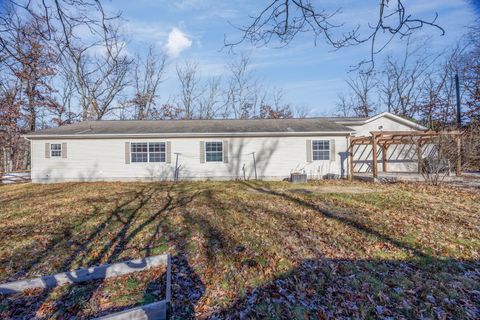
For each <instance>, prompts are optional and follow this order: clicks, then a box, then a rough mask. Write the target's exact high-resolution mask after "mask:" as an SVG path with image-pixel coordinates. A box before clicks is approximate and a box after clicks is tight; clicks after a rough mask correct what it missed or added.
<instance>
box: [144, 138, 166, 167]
mask: <svg viewBox="0 0 480 320" xmlns="http://www.w3.org/2000/svg"><path fill="white" fill-rule="evenodd" d="M148 161H149V162H165V143H163V142H150V143H149V144H148Z"/></svg>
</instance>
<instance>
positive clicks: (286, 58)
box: [0, 0, 480, 116]
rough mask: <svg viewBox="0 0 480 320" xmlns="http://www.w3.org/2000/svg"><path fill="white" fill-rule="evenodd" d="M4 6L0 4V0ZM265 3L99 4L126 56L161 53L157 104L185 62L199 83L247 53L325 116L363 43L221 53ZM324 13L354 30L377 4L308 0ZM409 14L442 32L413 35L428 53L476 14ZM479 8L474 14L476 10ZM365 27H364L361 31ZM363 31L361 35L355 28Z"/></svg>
mask: <svg viewBox="0 0 480 320" xmlns="http://www.w3.org/2000/svg"><path fill="white" fill-rule="evenodd" d="M0 1H2V0H0ZM267 2H269V1H265V0H262V1H259V0H229V1H218V0H217V1H214V0H175V1H164V0H155V1H154V0H134V1H132V0H114V1H105V2H104V4H105V5H104V6H105V8H106V9H107V11H111V12H121V14H122V20H121V27H122V31H123V32H124V33H125V35H126V41H127V50H128V52H129V53H131V54H134V53H135V52H138V51H139V52H146V50H147V49H148V47H149V46H151V45H153V46H155V48H156V49H157V50H158V51H162V52H164V53H165V54H166V55H167V56H168V59H167V71H166V80H165V81H164V82H163V83H162V84H161V87H160V96H161V99H162V100H165V99H168V98H171V97H173V96H174V95H175V94H176V93H177V92H178V90H179V88H178V81H176V74H175V65H176V64H178V63H180V64H181V63H183V62H184V61H185V60H190V61H192V60H193V61H196V62H198V65H199V72H200V76H201V77H202V78H208V77H210V76H222V77H224V78H226V77H227V73H228V70H227V68H226V67H225V65H226V63H227V62H229V61H231V60H232V59H235V58H238V56H239V55H240V54H247V55H249V56H250V58H251V63H252V65H251V66H252V70H253V72H254V75H255V77H256V78H258V79H259V83H261V84H262V85H263V86H264V87H265V88H270V89H273V88H282V89H283V90H284V92H285V96H284V100H285V102H286V103H289V104H290V105H292V106H294V107H303V108H305V109H307V110H308V111H309V116H318V115H329V114H333V113H334V112H335V110H336V102H337V101H338V95H339V94H342V93H345V92H346V91H347V90H348V86H347V84H346V83H345V79H346V78H347V77H349V76H352V75H353V74H352V72H351V71H350V70H351V68H352V66H355V65H357V64H358V62H359V61H361V60H364V59H367V58H368V55H369V53H370V48H369V47H368V44H365V45H359V46H353V47H349V48H343V49H340V50H336V51H334V50H332V47H330V46H328V45H326V44H325V43H324V42H323V39H319V41H318V42H317V43H315V41H314V38H313V36H312V35H311V34H301V35H300V36H298V37H297V38H296V39H295V40H294V41H293V42H292V43H290V44H289V45H288V46H286V47H283V48H278V46H277V45H276V44H272V45H270V46H267V47H255V46H253V45H251V44H249V43H245V44H242V45H240V46H238V47H236V48H235V49H234V51H233V52H231V51H230V50H228V49H227V48H225V46H224V42H225V37H227V39H231V40H232V41H234V40H237V39H238V38H239V37H240V36H241V32H240V31H239V30H237V29H236V28H235V27H234V26H242V25H247V24H248V23H249V22H250V21H251V20H250V19H249V16H251V15H253V14H255V13H258V12H259V10H260V9H262V7H264V6H265V4H266V3H267ZM313 3H314V4H315V5H318V7H320V6H321V7H322V8H325V9H326V10H327V11H328V12H334V11H335V10H338V9H340V11H339V13H338V14H337V15H335V17H334V19H333V22H338V23H341V22H343V23H345V26H344V27H343V28H344V29H340V30H345V31H346V30H350V29H351V28H354V27H355V26H357V25H361V26H363V28H365V26H368V23H375V22H376V17H377V15H378V14H377V11H378V0H364V1H346V0H322V1H320V0H313ZM404 3H405V5H406V8H407V10H408V13H411V14H412V15H413V16H415V17H419V18H424V19H426V20H430V19H432V18H434V17H435V14H436V13H438V20H437V23H438V24H439V25H441V26H442V27H443V28H444V29H445V35H444V36H441V35H440V32H439V31H438V30H436V29H434V28H429V27H425V28H423V29H422V30H421V31H419V32H418V33H416V36H417V37H419V38H421V37H427V36H428V37H431V40H429V45H430V49H432V51H436V50H444V49H445V48H446V47H448V46H451V45H454V44H455V43H456V42H457V41H459V39H461V37H462V35H464V34H465V33H466V32H467V27H468V26H469V25H471V24H473V23H474V21H475V18H476V17H478V16H479V15H480V12H479V10H478V9H479V8H480V4H479V3H480V0H428V1H424V0H404ZM476 9H477V10H476ZM363 30H365V29H363ZM361 31H362V30H361ZM403 50H404V42H403V41H402V40H400V39H396V40H394V41H393V42H391V43H390V44H389V45H388V47H387V48H386V49H385V50H384V51H383V52H382V55H380V56H378V57H377V58H376V60H377V61H381V59H382V56H384V55H387V54H390V55H397V54H401V53H402V51H403Z"/></svg>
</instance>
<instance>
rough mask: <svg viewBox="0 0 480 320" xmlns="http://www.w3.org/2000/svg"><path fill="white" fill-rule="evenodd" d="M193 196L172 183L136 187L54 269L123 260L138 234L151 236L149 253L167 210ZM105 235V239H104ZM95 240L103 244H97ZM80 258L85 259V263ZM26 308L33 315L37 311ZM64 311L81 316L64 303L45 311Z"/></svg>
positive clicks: (86, 294)
mask: <svg viewBox="0 0 480 320" xmlns="http://www.w3.org/2000/svg"><path fill="white" fill-rule="evenodd" d="M174 189H175V190H174ZM159 192H162V194H163V192H165V193H166V196H165V197H158V196H157V194H158V193H159ZM156 196H157V197H156ZM195 196H196V194H195V193H193V194H189V193H188V192H184V190H183V189H182V188H181V187H180V188H179V187H175V186H174V185H173V184H148V185H146V186H144V187H142V188H141V189H139V190H136V191H135V192H133V193H132V194H131V195H129V196H128V199H127V200H124V201H122V202H121V203H117V204H116V206H115V208H114V209H113V210H111V211H110V212H109V213H108V214H106V218H104V220H103V221H102V222H100V223H99V224H98V225H97V226H96V227H94V228H93V230H92V231H91V232H90V233H89V234H88V235H87V236H86V237H84V238H82V240H81V241H80V242H78V241H77V242H76V243H74V244H75V246H76V248H75V250H73V251H72V252H71V254H70V255H69V256H68V257H66V258H65V259H64V261H63V263H62V264H61V265H60V266H58V267H56V268H57V269H58V271H66V270H70V269H71V268H72V267H74V266H75V265H77V264H78V263H80V265H82V266H83V267H90V266H94V265H96V264H101V263H102V264H103V263H112V262H116V261H118V260H119V259H120V258H122V259H123V260H124V259H127V258H132V257H129V256H127V257H125V251H126V250H127V247H128V246H129V245H130V244H131V243H132V242H133V240H134V239H135V238H136V237H137V238H138V236H139V235H141V234H144V236H145V238H148V236H150V238H151V239H150V240H148V241H147V250H146V254H147V255H150V254H152V251H151V246H152V245H154V243H155V238H156V237H157V235H158V234H157V233H158V232H160V230H161V226H162V224H164V222H165V219H166V216H167V215H168V212H170V211H172V210H174V209H176V208H180V207H183V206H186V205H187V204H188V203H190V202H191V201H192V200H193V199H194V197H195ZM155 197H156V198H155ZM154 198H155V200H158V199H159V198H160V199H161V201H158V208H156V206H157V202H154V201H153V199H154ZM93 210H94V214H100V213H101V212H100V210H99V209H98V208H97V207H95V206H94V209H93ZM151 229H153V230H154V231H153V233H151V234H150V232H149V230H151ZM72 230H73V228H72ZM72 230H68V231H69V233H68V234H66V236H69V235H70V236H71V235H72V232H73V231H72ZM64 236H65V234H64ZM106 236H107V238H105V237H106ZM140 240H141V239H140ZM62 241H66V239H61V237H59V239H58V241H54V242H53V243H51V244H50V245H49V247H47V248H46V250H45V252H44V253H43V254H42V253H41V254H39V256H38V257H37V258H36V259H34V260H33V261H31V262H30V263H29V264H28V265H27V266H26V267H25V268H23V270H22V271H23V274H27V273H28V272H29V271H30V270H32V269H33V268H35V266H36V265H38V264H39V263H43V261H44V260H45V259H46V258H48V256H50V255H51V254H52V252H51V251H50V250H54V249H55V248H56V246H57V245H59V243H60V242H62ZM68 241H70V240H68ZM137 241H138V239H137ZM99 242H100V243H104V244H103V245H100V246H99ZM82 261H86V263H85V262H82ZM174 262H177V263H178V264H179V265H181V266H182V267H183V268H184V269H185V268H187V269H188V268H189V265H188V262H186V259H185V258H181V257H178V258H175V260H174ZM144 265H145V264H144V263H140V264H139V265H138V266H137V267H138V268H142V267H144ZM192 271H193V270H189V272H188V276H189V277H191V278H194V280H192V283H196V284H195V285H196V286H198V287H199V288H200V294H199V296H201V295H202V294H203V291H202V290H203V289H201V288H203V284H201V281H200V284H198V280H199V278H198V276H197V277H196V279H195V274H194V272H192ZM68 275H69V277H72V280H75V275H74V274H68ZM104 277H105V274H103V276H102V275H101V278H104ZM174 277H175V276H174ZM185 277H186V276H183V278H185ZM179 279H180V280H179V281H181V279H182V275H180V276H179ZM152 281H155V279H152ZM183 282H187V280H185V279H184V280H183ZM101 283H102V281H101V280H100V281H95V282H92V283H91V284H89V285H88V287H89V289H88V290H85V291H84V292H83V294H82V296H81V300H82V301H88V300H89V299H90V297H91V295H92V294H93V293H94V292H95V290H96V289H97V288H98V287H99V286H100V285H101ZM50 285H51V286H54V285H55V284H54V283H50ZM51 291H52V290H51V289H47V290H45V291H44V292H43V293H42V294H41V296H40V301H37V303H36V306H37V307H38V308H40V307H41V305H42V302H43V301H45V299H46V298H48V296H49V295H50V293H51ZM68 295H69V293H65V294H64V295H61V296H59V297H56V300H57V301H63V300H68V298H69V296H68ZM163 298H164V297H159V300H161V299H163ZM191 298H192V297H190V299H191ZM192 301H194V299H192ZM30 311H31V312H32V313H33V314H35V313H36V312H37V311H38V310H30ZM187 311H188V310H187ZM64 312H66V313H65V314H64V316H67V317H80V318H81V312H82V309H81V308H76V309H75V308H73V309H72V308H70V309H69V308H67V310H65V308H64V306H62V304H61V303H58V304H54V305H53V306H52V307H51V310H49V313H50V314H57V315H59V316H60V317H62V314H63V313H64ZM192 312H193V308H192Z"/></svg>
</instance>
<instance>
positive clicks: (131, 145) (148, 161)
mask: <svg viewBox="0 0 480 320" xmlns="http://www.w3.org/2000/svg"><path fill="white" fill-rule="evenodd" d="M134 143H146V144H147V161H146V162H136V161H133V157H132V154H133V152H132V148H133V144H134ZM150 143H163V144H164V145H165V152H164V153H165V161H153V162H151V161H150V146H149V144H150ZM155 153H158V152H155ZM160 153H162V152H160ZM145 163H167V142H166V141H130V164H145Z"/></svg>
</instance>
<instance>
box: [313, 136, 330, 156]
mask: <svg viewBox="0 0 480 320" xmlns="http://www.w3.org/2000/svg"><path fill="white" fill-rule="evenodd" d="M315 141H327V142H328V150H317V151H327V152H328V159H317V160H315V157H314V156H313V154H314V150H313V142H315ZM331 148H332V144H331V143H330V140H328V139H315V140H312V150H311V153H312V161H315V162H316V161H330V153H331V151H330V150H331Z"/></svg>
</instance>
